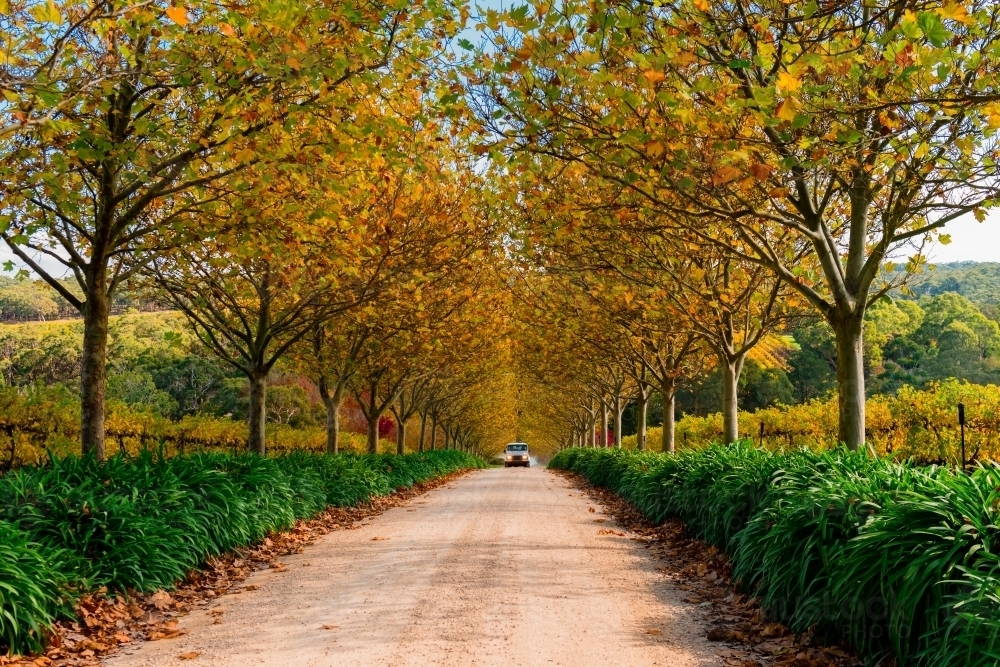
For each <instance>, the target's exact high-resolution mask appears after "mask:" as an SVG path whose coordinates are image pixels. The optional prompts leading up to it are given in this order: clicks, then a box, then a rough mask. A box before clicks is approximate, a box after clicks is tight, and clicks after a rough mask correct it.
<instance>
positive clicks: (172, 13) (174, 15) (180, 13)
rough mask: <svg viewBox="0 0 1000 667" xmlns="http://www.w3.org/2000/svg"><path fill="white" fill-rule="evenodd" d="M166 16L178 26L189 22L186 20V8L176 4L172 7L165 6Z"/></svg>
mask: <svg viewBox="0 0 1000 667" xmlns="http://www.w3.org/2000/svg"><path fill="white" fill-rule="evenodd" d="M167 16H168V17H169V18H170V20H171V21H173V22H174V23H176V24H177V25H179V26H185V25H187V24H188V23H190V21H189V20H188V15H187V9H185V8H184V7H178V6H176V5H174V6H173V7H167Z"/></svg>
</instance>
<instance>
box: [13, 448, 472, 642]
mask: <svg viewBox="0 0 1000 667" xmlns="http://www.w3.org/2000/svg"><path fill="white" fill-rule="evenodd" d="M484 465H485V464H484V463H483V461H481V460H480V459H478V458H476V457H474V456H471V455H468V454H464V453H462V452H458V451H454V450H447V451H435V452H427V453H423V454H408V455H406V456H386V455H376V456H357V455H340V456H326V455H320V454H309V453H305V452H293V453H290V454H287V455H284V456H280V457H276V458H261V457H259V456H256V455H253V454H240V455H236V456H233V455H230V454H222V453H203V454H196V455H194V456H190V457H174V458H163V457H159V456H154V455H152V454H144V455H141V456H139V457H138V458H137V459H134V460H129V459H127V458H125V457H124V456H122V455H118V456H114V457H112V458H110V459H109V460H107V461H106V462H104V463H98V462H96V461H95V460H94V459H92V458H90V457H83V458H80V457H67V458H64V459H59V458H57V459H54V460H53V461H52V462H51V463H50V464H49V465H45V466H39V467H24V468H19V469H17V470H14V471H12V472H11V473H9V474H7V475H6V476H4V477H2V478H0V645H2V646H5V647H7V648H10V649H12V650H13V651H15V652H17V651H31V650H38V649H39V648H40V647H41V643H40V642H41V636H42V633H43V629H44V628H45V627H47V626H49V625H50V624H51V622H52V620H53V619H55V618H57V617H59V616H61V615H66V614H68V613H70V612H71V610H72V604H71V597H72V596H71V592H72V591H83V590H93V589H94V588H96V587H99V586H107V587H109V588H110V589H112V590H118V591H128V590H136V591H139V592H149V591H153V590H156V589H159V588H169V587H172V586H173V585H174V584H175V583H176V582H177V581H179V580H181V579H182V578H183V577H184V576H185V575H186V574H187V573H188V572H189V571H190V570H191V569H192V568H195V567H197V566H198V565H199V564H201V563H203V562H204V561H205V559H206V558H208V557H210V556H215V555H218V554H221V553H223V552H225V551H229V550H231V549H234V548H236V547H240V546H245V545H249V544H252V543H254V542H257V541H260V540H262V539H263V538H264V537H266V536H267V535H268V534H269V533H273V532H276V531H280V530H283V529H287V528H289V527H291V526H292V525H293V524H294V522H295V521H296V519H303V518H308V517H312V516H315V515H317V514H319V513H320V512H322V511H323V510H324V509H325V508H326V507H327V506H330V505H332V506H350V505H357V504H359V503H362V502H366V501H368V500H369V499H371V498H372V497H375V496H379V495H386V494H389V493H391V492H392V491H393V490H395V489H397V488H400V487H410V486H413V485H414V484H416V483H419V482H423V481H426V480H428V479H431V478H434V477H438V476H441V475H445V474H449V473H451V472H455V471H458V470H463V469H468V468H478V467H482V466H484Z"/></svg>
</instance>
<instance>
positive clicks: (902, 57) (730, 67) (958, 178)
mask: <svg viewBox="0 0 1000 667" xmlns="http://www.w3.org/2000/svg"><path fill="white" fill-rule="evenodd" d="M541 7H542V6H541V4H539V5H537V6H536V9H538V10H539V11H537V12H535V13H532V12H523V11H512V12H508V13H507V14H506V16H505V17H504V19H503V20H505V21H506V24H507V25H508V26H510V27H512V28H514V30H513V31H508V32H507V33H502V32H501V17H500V16H499V15H496V14H493V15H490V16H488V17H487V21H486V22H487V24H489V26H490V27H491V28H494V29H496V31H497V32H496V33H495V34H496V35H497V36H498V39H495V40H494V44H493V46H494V47H496V48H495V51H494V53H493V54H488V55H487V58H486V59H485V60H484V65H485V67H484V70H485V71H479V72H476V73H475V74H474V75H473V80H474V81H478V82H483V83H482V84H481V85H480V90H481V92H480V94H479V95H478V96H477V104H478V107H479V110H480V111H481V114H480V115H481V117H483V118H484V119H485V120H486V121H487V122H488V123H489V127H490V129H491V130H492V131H493V133H494V136H498V137H501V140H500V141H499V142H497V143H496V144H495V145H496V146H497V148H498V149H499V148H506V147H510V146H515V147H517V148H520V149H522V150H524V151H534V152H542V153H545V154H547V155H551V156H555V157H557V158H558V159H560V160H563V161H570V162H572V163H575V164H584V165H586V166H587V167H588V169H590V170H591V171H592V172H593V173H595V174H596V175H599V176H600V177H602V178H605V179H608V180H609V181H611V182H615V183H618V184H621V185H622V186H625V187H628V188H629V189H631V190H633V191H634V192H635V193H637V195H639V196H640V197H641V198H642V199H643V200H644V201H645V202H646V204H647V206H648V207H649V208H650V209H652V210H655V211H658V212H660V213H662V214H665V215H669V216H672V218H673V219H674V220H675V221H676V222H677V223H678V224H682V225H684V226H685V228H686V229H687V230H688V231H689V232H690V233H692V234H694V235H696V236H699V237H701V238H702V239H703V240H704V241H705V242H706V243H711V244H716V245H719V246H720V247H722V248H725V249H733V250H736V251H737V252H738V254H739V256H740V257H741V258H743V259H744V260H746V261H749V262H753V263H757V264H760V265H761V266H764V267H766V268H767V269H769V270H770V271H772V272H773V273H774V274H775V275H776V276H777V277H779V278H780V279H781V280H782V281H784V282H785V283H786V284H787V285H788V286H789V287H790V288H791V289H794V290H796V291H797V292H798V293H799V294H800V295H801V297H802V298H803V299H804V300H805V301H807V302H808V303H809V304H811V306H812V307H813V308H815V309H816V311H817V312H818V313H819V314H820V315H821V316H822V317H824V318H825V319H826V320H827V322H828V323H829V324H830V326H831V327H832V328H833V330H834V332H835V337H836V349H837V375H838V386H839V393H838V397H839V432H840V438H841V440H842V441H843V442H844V443H846V444H847V445H848V446H849V447H851V448H857V447H858V446H859V445H860V444H862V443H863V442H864V440H865V435H864V426H865V419H864V405H865V383H864V368H863V345H862V329H863V322H864V314H865V310H866V308H867V306H868V305H869V303H871V302H872V301H873V300H875V299H877V298H879V297H880V296H881V295H882V294H884V293H885V292H886V291H887V290H888V289H890V288H891V287H893V283H894V282H895V279H898V278H899V274H891V275H885V274H884V273H883V269H884V268H885V267H886V266H887V265H890V264H891V262H890V261H889V260H890V258H891V257H893V256H895V255H896V254H897V253H899V252H900V251H901V249H902V248H905V247H907V246H908V245H910V244H911V243H916V248H915V254H913V255H912V257H911V260H910V261H909V262H908V269H909V270H911V271H912V270H915V269H916V268H917V267H918V266H919V265H920V264H921V263H922V262H923V255H922V251H921V248H922V243H923V242H925V241H927V240H929V239H932V238H934V237H935V236H936V235H937V234H938V232H939V231H940V230H941V229H942V228H943V227H944V226H945V225H946V224H947V223H948V222H949V221H951V220H953V219H955V218H957V217H959V216H962V215H966V214H970V213H973V214H975V215H977V216H979V217H980V218H982V217H983V216H984V210H985V208H986V207H988V206H991V205H993V203H994V202H995V200H996V198H997V193H998V187H1000V180H998V179H1000V174H998V172H997V170H996V168H995V165H996V162H997V157H998V156H997V146H996V141H995V133H996V129H997V127H1000V114H998V111H1000V107H998V106H997V98H996V95H995V93H994V91H995V88H996V81H995V79H994V77H995V72H996V71H997V68H996V66H995V65H996V63H995V59H996V58H997V57H998V56H997V55H996V54H995V52H994V51H993V50H992V49H991V47H990V45H991V44H992V43H993V42H994V41H995V39H996V37H997V31H998V30H1000V28H998V27H997V26H998V25H1000V23H998V21H997V20H996V19H997V17H998V14H1000V8H998V7H997V6H995V5H992V4H988V3H983V4H977V5H975V6H973V8H972V11H971V12H970V11H967V9H966V8H965V6H963V5H961V4H951V5H947V6H943V7H928V6H925V5H924V4H923V3H917V2H904V3H888V2H876V3H865V4H862V5H859V4H858V3H854V2H846V1H838V2H832V3H827V4H826V5H824V6H823V8H822V9H821V10H820V9H817V8H816V6H815V5H813V4H810V3H805V4H787V3H779V2H774V3H751V2H744V1H742V0H741V1H737V2H730V3H707V2H702V1H701V0H690V1H688V0H681V1H678V2H675V3H667V4H662V5H661V4H656V3H653V4H649V3H640V2H626V3H589V4H588V3H582V2H579V3H576V2H571V3H568V4H563V5H560V7H559V9H558V10H552V8H551V7H548V6H546V8H545V9H546V10H547V11H541ZM706 220H711V221H716V222H718V223H720V224H707V225H706V224H705V221H706ZM734 236H735V237H736V238H738V239H739V242H740V247H739V248H734V247H733V243H732V241H733V238H734ZM942 238H944V237H942ZM777 240H782V242H780V243H776V241H777ZM803 249H805V250H807V251H808V252H807V254H806V256H805V259H806V260H807V261H806V262H805V265H804V266H803V265H800V264H798V263H797V262H796V261H795V259H796V258H799V257H801V253H800V251H801V250H803ZM890 268H891V267H890Z"/></svg>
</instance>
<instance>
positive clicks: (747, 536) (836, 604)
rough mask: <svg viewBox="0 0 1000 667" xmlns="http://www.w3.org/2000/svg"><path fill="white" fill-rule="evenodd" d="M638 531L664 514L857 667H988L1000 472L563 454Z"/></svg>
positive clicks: (999, 539) (796, 627)
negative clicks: (626, 512) (842, 646)
mask: <svg viewBox="0 0 1000 667" xmlns="http://www.w3.org/2000/svg"><path fill="white" fill-rule="evenodd" d="M549 467H551V468H559V469H566V470H572V471H575V472H579V473H582V474H583V475H584V476H585V477H587V478H588V479H589V480H590V481H591V483H593V484H595V485H597V486H602V487H605V488H608V489H611V490H612V491H615V492H616V493H618V494H619V495H621V496H622V497H623V498H625V499H626V500H628V501H629V502H631V503H632V504H634V505H635V506H636V507H637V508H638V509H639V510H640V511H642V512H643V514H645V515H646V516H647V517H648V518H649V519H650V520H652V521H654V522H656V523H660V522H662V521H663V520H664V519H666V518H667V517H669V516H676V517H678V518H680V519H682V520H683V521H685V522H686V524H687V526H688V527H689V529H690V530H691V531H692V532H694V533H696V534H697V535H699V536H700V537H702V538H703V539H705V540H706V541H707V542H709V543H711V544H714V545H716V546H718V547H720V548H722V549H724V550H726V552H727V553H728V554H729V555H730V556H731V557H732V558H733V560H734V564H735V569H734V577H735V578H736V579H737V580H738V581H739V582H740V583H741V584H742V586H743V587H744V588H745V589H746V590H748V591H750V592H752V593H753V594H754V595H757V596H758V597H759V598H760V601H761V604H762V605H763V606H764V608H765V609H766V610H767V611H768V613H769V614H770V615H772V616H773V617H775V618H777V619H779V620H781V621H783V622H784V623H786V624H787V625H788V626H789V628H791V630H793V631H794V632H797V633H801V632H805V631H807V630H810V629H811V630H812V631H813V632H814V633H815V636H818V637H820V638H821V639H825V640H827V641H839V642H846V643H848V644H850V645H851V646H853V647H854V648H855V649H856V650H857V651H858V653H859V654H860V655H861V656H863V657H864V658H865V659H866V660H867V661H868V662H869V664H873V665H874V664H879V663H886V664H888V663H889V662H890V661H891V660H892V658H893V657H894V658H895V660H896V664H899V665H906V666H911V665H912V666H920V667H924V666H926V667H943V666H951V665H954V666H956V667H957V666H958V665H963V666H965V665H971V666H976V667H979V666H982V667H986V666H987V665H990V666H993V665H996V664H997V663H998V661H1000V529H998V528H997V525H996V524H997V515H998V513H1000V511H998V508H1000V468H998V467H997V466H994V465H990V466H986V465H982V466H980V467H978V468H976V469H975V470H974V471H972V472H971V473H969V474H962V473H960V472H958V471H957V470H952V469H948V468H941V467H937V466H930V467H918V466H913V465H909V464H906V463H899V462H894V461H890V460H888V459H882V458H877V457H873V456H870V455H869V454H867V453H865V452H850V451H847V450H846V449H837V450H833V451H829V452H823V453H816V452H811V451H797V452H786V453H778V452H772V451H768V450H763V449H759V448H755V447H754V446H753V445H752V444H750V443H746V442H743V443H737V444H735V445H733V446H730V447H722V446H711V447H708V448H706V449H702V450H697V451H688V452H684V453H682V454H680V455H677V456H670V455H664V454H653V453H646V452H632V451H627V450H620V449H568V450H564V451H562V452H560V453H559V454H558V455H557V456H555V457H554V458H553V459H552V461H551V462H550V463H549Z"/></svg>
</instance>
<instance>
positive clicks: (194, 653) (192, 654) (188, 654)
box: [177, 651, 201, 660]
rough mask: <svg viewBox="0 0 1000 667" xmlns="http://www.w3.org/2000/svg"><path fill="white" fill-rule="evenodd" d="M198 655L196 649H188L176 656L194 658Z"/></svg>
mask: <svg viewBox="0 0 1000 667" xmlns="http://www.w3.org/2000/svg"><path fill="white" fill-rule="evenodd" d="M199 655H201V653H199V652H198V651H188V652H187V653H181V654H180V655H179V656H177V657H178V658H180V659H181V660H194V659H195V658H197V657H198V656H199Z"/></svg>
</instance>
